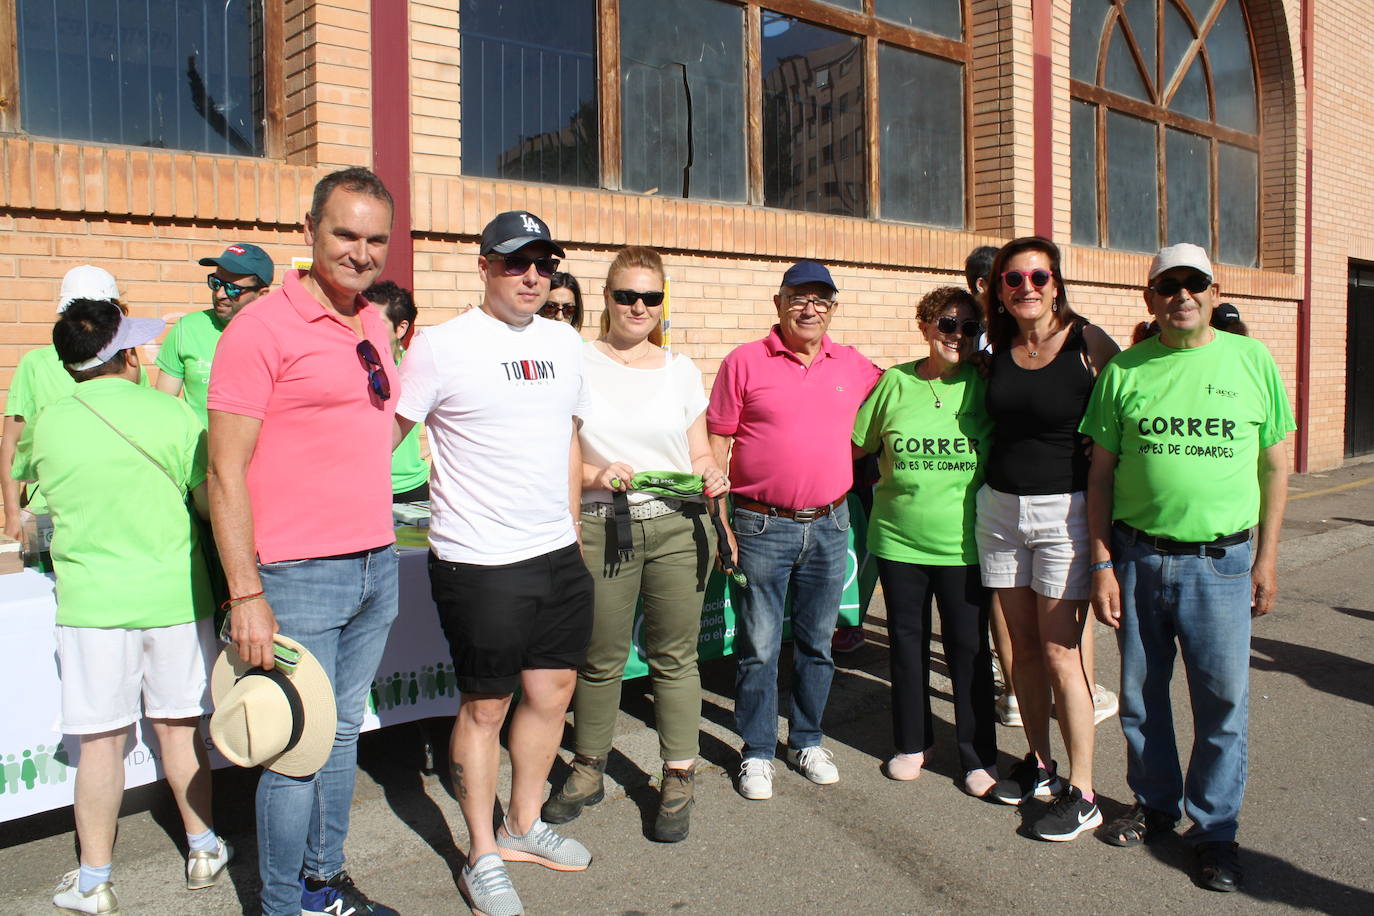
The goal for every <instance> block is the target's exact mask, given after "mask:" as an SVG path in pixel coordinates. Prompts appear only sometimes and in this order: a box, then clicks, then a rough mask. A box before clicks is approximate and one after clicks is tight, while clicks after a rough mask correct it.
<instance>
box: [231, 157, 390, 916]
mask: <svg viewBox="0 0 1374 916" xmlns="http://www.w3.org/2000/svg"><path fill="white" fill-rule="evenodd" d="M391 216H392V204H391V195H390V194H389V193H387V190H386V188H385V187H384V186H383V185H382V182H381V181H380V180H379V179H378V178H377V176H376V175H374V174H372V173H371V172H370V171H368V170H367V169H363V168H351V169H344V170H342V171H339V172H334V173H332V174H330V175H327V176H325V177H324V178H323V179H321V180H320V182H319V184H317V185H316V186H315V194H314V197H313V199H312V201H311V205H310V212H309V213H307V214H306V216H305V240H306V242H307V243H308V244H309V245H310V247H311V254H312V256H313V259H314V260H313V263H312V265H311V268H310V270H308V271H291V272H288V273H287V275H286V279H285V282H284V283H283V284H282V285H281V287H280V288H278V289H277V290H276V291H274V292H272V293H269V294H268V295H266V296H263V297H262V298H260V299H258V300H257V301H256V302H253V303H252V304H251V305H248V306H247V307H245V308H244V309H243V311H241V312H240V313H239V314H238V315H237V316H236V317H235V318H234V321H233V322H232V323H231V324H230V325H229V326H228V327H227V328H225V330H224V335H223V336H222V337H221V338H220V342H219V346H218V348H217V349H216V351H215V359H214V363H213V365H212V367H211V370H210V393H209V397H208V407H209V412H210V477H209V481H210V488H209V489H210V506H211V512H212V515H213V518H214V523H215V538H216V541H217V542H218V545H219V551H220V557H221V560H222V561H223V564H224V572H225V576H226V577H227V579H228V581H229V591H230V594H231V596H232V597H231V599H230V600H229V602H228V604H229V605H230V608H231V610H230V626H231V636H232V639H233V642H234V644H235V645H236V646H237V648H238V652H239V655H240V656H242V657H243V659H244V660H245V661H247V662H248V663H249V664H252V665H260V666H261V667H262V668H264V669H271V668H272V667H273V648H272V635H273V633H276V632H281V633H283V634H285V635H287V636H290V637H291V638H292V639H295V640H297V641H298V642H300V643H301V644H302V645H304V646H305V647H306V648H307V649H309V650H310V652H311V653H312V654H313V655H314V656H315V657H316V658H317V659H319V661H320V664H322V665H323V666H324V669H325V671H327V672H328V673H329V679H330V683H331V684H332V685H333V688H334V696H335V699H336V701H337V704H338V716H339V721H338V727H337V731H336V734H335V739H334V749H333V751H332V752H331V753H330V755H329V759H328V761H327V762H326V763H325V765H324V766H323V768H321V769H320V771H319V772H318V773H316V774H314V775H312V776H308V777H303V778H296V777H292V776H285V775H282V774H280V773H276V772H273V771H272V770H264V771H263V774H262V778H261V779H260V780H259V781H258V793H257V821H258V871H259V873H260V875H261V877H262V912H263V914H264V916H298V914H300V916H314V914H322V913H326V912H327V913H355V914H359V916H361V914H373V916H395V912H396V911H395V910H392V909H390V908H389V907H384V906H381V905H379V904H375V903H373V902H372V901H370V900H368V899H367V897H366V896H365V895H363V893H362V892H361V891H359V890H358V889H357V888H356V887H355V886H354V884H353V881H352V879H351V878H349V876H348V873H347V872H346V871H344V837H345V836H346V835H347V833H348V812H349V807H350V805H352V803H353V782H354V774H355V773H356V770H357V756H358V755H357V742H358V729H359V727H360V726H361V725H362V720H363V707H364V703H365V700H366V695H367V690H368V686H369V685H370V684H371V683H372V678H373V677H374V676H375V675H376V673H377V665H378V663H379V662H380V661H381V658H382V649H383V648H384V647H385V646H386V637H387V633H388V632H389V631H390V629H391V622H392V620H394V619H395V618H396V600H397V596H396V584H397V583H396V555H395V553H394V552H393V551H392V549H391V545H392V543H393V541H394V540H395V537H394V535H393V527H392V521H391V427H392V418H393V415H394V412H395V406H396V397H395V395H396V389H397V377H396V369H395V365H394V364H393V362H392V360H391V358H390V353H391V349H390V347H391V331H390V326H389V324H388V322H387V320H386V318H385V316H383V315H381V314H379V313H378V311H377V308H376V307H375V306H373V305H371V304H370V303H369V302H368V301H367V300H366V299H364V298H363V297H362V296H361V295H360V294H361V293H362V291H363V290H365V289H367V288H368V287H369V286H371V285H372V282H373V281H374V280H375V279H376V278H377V275H378V274H379V273H381V270H382V266H383V265H384V264H385V262H386V252H387V244H388V241H389V240H390V236H391Z"/></svg>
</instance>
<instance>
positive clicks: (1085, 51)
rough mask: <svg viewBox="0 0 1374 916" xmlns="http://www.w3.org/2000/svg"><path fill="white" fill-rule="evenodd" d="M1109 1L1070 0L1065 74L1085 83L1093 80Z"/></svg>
mask: <svg viewBox="0 0 1374 916" xmlns="http://www.w3.org/2000/svg"><path fill="white" fill-rule="evenodd" d="M1111 8H1112V6H1111V4H1110V3H1104V2H1103V0H1073V12H1072V14H1071V15H1072V16H1073V18H1072V19H1071V20H1070V25H1069V34H1070V36H1071V38H1070V52H1069V75H1070V76H1072V77H1073V78H1074V79H1076V80H1082V81H1083V82H1085V83H1093V84H1096V83H1097V47H1098V42H1100V41H1101V40H1102V26H1103V24H1105V23H1106V21H1107V13H1108V12H1110V11H1111Z"/></svg>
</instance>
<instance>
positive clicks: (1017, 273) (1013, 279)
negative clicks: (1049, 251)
mask: <svg viewBox="0 0 1374 916" xmlns="http://www.w3.org/2000/svg"><path fill="white" fill-rule="evenodd" d="M1053 279H1054V274H1052V273H1050V272H1049V271H1048V270H1046V269H1045V268H1043V267H1037V268H1036V269H1035V270H1032V271H1030V272H1026V271H1024V270H1005V271H1003V272H1002V284H1003V285H1004V286H1005V287H1006V288H1007V289H1018V288H1020V286H1021V284H1022V283H1025V282H1026V281H1027V280H1030V282H1031V286H1034V287H1035V288H1036V289H1044V288H1045V287H1046V286H1048V285H1049V283H1050V281H1051V280H1053Z"/></svg>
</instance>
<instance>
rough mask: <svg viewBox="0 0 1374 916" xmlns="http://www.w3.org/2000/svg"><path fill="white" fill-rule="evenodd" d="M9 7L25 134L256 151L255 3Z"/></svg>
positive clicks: (259, 115) (30, 0) (50, 2)
mask: <svg viewBox="0 0 1374 916" xmlns="http://www.w3.org/2000/svg"><path fill="white" fill-rule="evenodd" d="M15 14H16V25H17V27H18V30H17V38H18V46H19V82H20V87H21V88H20V105H21V108H22V112H23V114H22V117H23V124H24V129H25V130H26V131H28V132H29V133H31V134H36V135H39V136H49V137H61V138H64V139H69V140H93V141H96V142H101V143H127V144H131V145H135V146H157V147H169V148H172V149H184V150H196V151H203V152H213V153H236V154H239V155H247V156H256V155H261V153H262V150H263V104H264V85H263V66H262V60H261V53H260V51H261V48H262V5H261V0H217V2H215V3H204V2H201V0H146V2H143V3H128V2H120V0H85V2H81V3H75V2H54V0H17V2H16V4H15ZM254 49H257V51H258V53H256V54H255V53H254Z"/></svg>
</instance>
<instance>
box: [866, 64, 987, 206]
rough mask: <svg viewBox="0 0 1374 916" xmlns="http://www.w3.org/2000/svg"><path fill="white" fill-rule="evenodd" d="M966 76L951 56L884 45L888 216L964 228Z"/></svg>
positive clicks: (883, 177) (881, 72)
mask: <svg viewBox="0 0 1374 916" xmlns="http://www.w3.org/2000/svg"><path fill="white" fill-rule="evenodd" d="M963 76H964V68H963V67H962V66H961V65H959V64H956V63H954V62H953V61H947V60H940V59H938V58H934V57H929V56H927V55H925V54H917V53H915V52H912V51H906V50H903V49H901V48H894V47H891V46H889V45H883V46H882V47H881V48H880V49H879V51H878V109H879V111H880V112H881V113H882V115H881V116H882V132H881V140H880V144H881V146H880V149H879V155H880V157H881V162H882V168H881V170H880V171H879V173H878V174H879V177H880V183H881V185H882V216H883V217H884V218H886V219H901V220H909V221H911V222H916V223H929V224H931V225H935V226H955V227H960V228H962V227H963V225H964V90H963ZM859 152H860V153H862V150H860V151H859Z"/></svg>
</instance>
